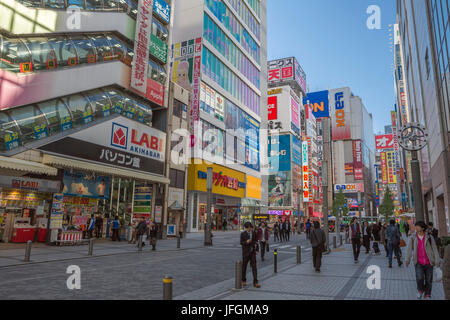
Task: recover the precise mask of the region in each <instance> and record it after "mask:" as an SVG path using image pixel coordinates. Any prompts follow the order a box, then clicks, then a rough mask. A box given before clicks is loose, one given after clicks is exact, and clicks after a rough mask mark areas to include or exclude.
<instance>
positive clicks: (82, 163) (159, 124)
mask: <svg viewBox="0 0 450 320" xmlns="http://www.w3.org/2000/svg"><path fill="white" fill-rule="evenodd" d="M172 2H173V1H171V0H146V1H142V0H140V1H134V0H120V1H119V0H117V1H116V0H110V1H106V0H105V1H103V0H96V1H50V0H42V1H41V0H39V1H18V0H0V158H1V161H0V170H1V177H0V187H1V188H0V190H1V191H0V198H1V202H0V229H2V233H3V240H5V241H23V240H26V239H25V238H26V237H22V238H21V235H23V234H25V232H26V233H27V234H28V235H30V236H31V237H32V236H33V234H36V233H38V235H36V237H37V239H39V241H45V238H46V237H47V236H48V237H49V239H48V240H50V241H52V242H54V241H62V242H64V241H69V240H71V241H73V240H74V239H75V240H80V238H81V237H82V236H83V226H85V225H86V223H87V221H88V219H89V218H90V216H91V215H92V214H96V213H100V214H101V216H102V218H103V220H104V221H103V225H102V226H103V229H102V230H100V231H102V233H103V235H102V236H103V237H104V236H110V234H109V226H110V223H109V221H110V220H108V218H112V217H113V216H116V215H117V216H119V217H120V219H121V220H122V226H125V225H128V223H130V222H131V223H133V224H134V223H135V222H136V221H137V220H138V219H139V218H141V217H144V218H145V219H146V220H147V221H148V222H150V220H152V221H153V222H155V223H157V224H158V226H159V230H160V235H161V236H165V235H166V232H167V228H166V225H167V219H168V216H167V213H168V210H167V209H168V208H167V202H166V201H164V199H165V198H166V197H167V190H168V184H169V171H168V167H167V166H166V163H167V160H168V157H167V154H168V153H167V151H168V148H167V146H166V144H167V127H168V121H169V119H168V112H167V108H168V100H169V99H168V92H169V85H168V84H169V78H168V76H167V74H168V72H167V70H168V66H169V64H168V62H169V61H168V44H169V43H170V38H171V32H170V30H171V23H172V22H173V17H172V13H173V11H172V10H171V8H172V5H173V3H172ZM68 6H70V7H71V9H70V10H67V11H66V10H61V9H66V8H67V7H68ZM80 9H81V10H80ZM29 231H31V232H29ZM122 231H123V232H122V236H125V232H124V231H125V229H123V230H122Z"/></svg>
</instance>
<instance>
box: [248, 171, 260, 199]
mask: <svg viewBox="0 0 450 320" xmlns="http://www.w3.org/2000/svg"><path fill="white" fill-rule="evenodd" d="M246 189H247V198H253V199H258V200H261V179H258V178H255V177H252V176H249V175H247V185H246Z"/></svg>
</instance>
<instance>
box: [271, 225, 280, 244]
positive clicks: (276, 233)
mask: <svg viewBox="0 0 450 320" xmlns="http://www.w3.org/2000/svg"><path fill="white" fill-rule="evenodd" d="M279 240H280V225H279V224H278V221H277V222H275V225H274V226H273V242H277V241H279Z"/></svg>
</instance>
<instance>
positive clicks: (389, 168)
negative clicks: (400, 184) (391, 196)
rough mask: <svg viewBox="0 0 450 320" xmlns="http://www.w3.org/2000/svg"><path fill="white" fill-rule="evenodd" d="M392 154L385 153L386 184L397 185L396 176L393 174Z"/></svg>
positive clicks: (391, 152)
mask: <svg viewBox="0 0 450 320" xmlns="http://www.w3.org/2000/svg"><path fill="white" fill-rule="evenodd" d="M394 154H395V153H394V152H393V151H390V152H386V167H387V175H388V184H397V175H396V173H395V163H394Z"/></svg>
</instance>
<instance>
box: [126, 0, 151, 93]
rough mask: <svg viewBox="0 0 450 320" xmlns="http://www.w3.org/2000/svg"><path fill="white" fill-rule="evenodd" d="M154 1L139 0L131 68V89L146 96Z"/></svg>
mask: <svg viewBox="0 0 450 320" xmlns="http://www.w3.org/2000/svg"><path fill="white" fill-rule="evenodd" d="M152 12H153V0H139V2H138V11H137V17H136V30H135V35H134V53H135V54H134V56H133V64H132V67H131V85H130V86H131V88H132V89H134V90H136V91H137V92H138V93H140V94H141V95H143V96H145V95H146V92H147V73H148V55H149V48H150V41H151V39H150V35H151V34H152Z"/></svg>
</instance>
